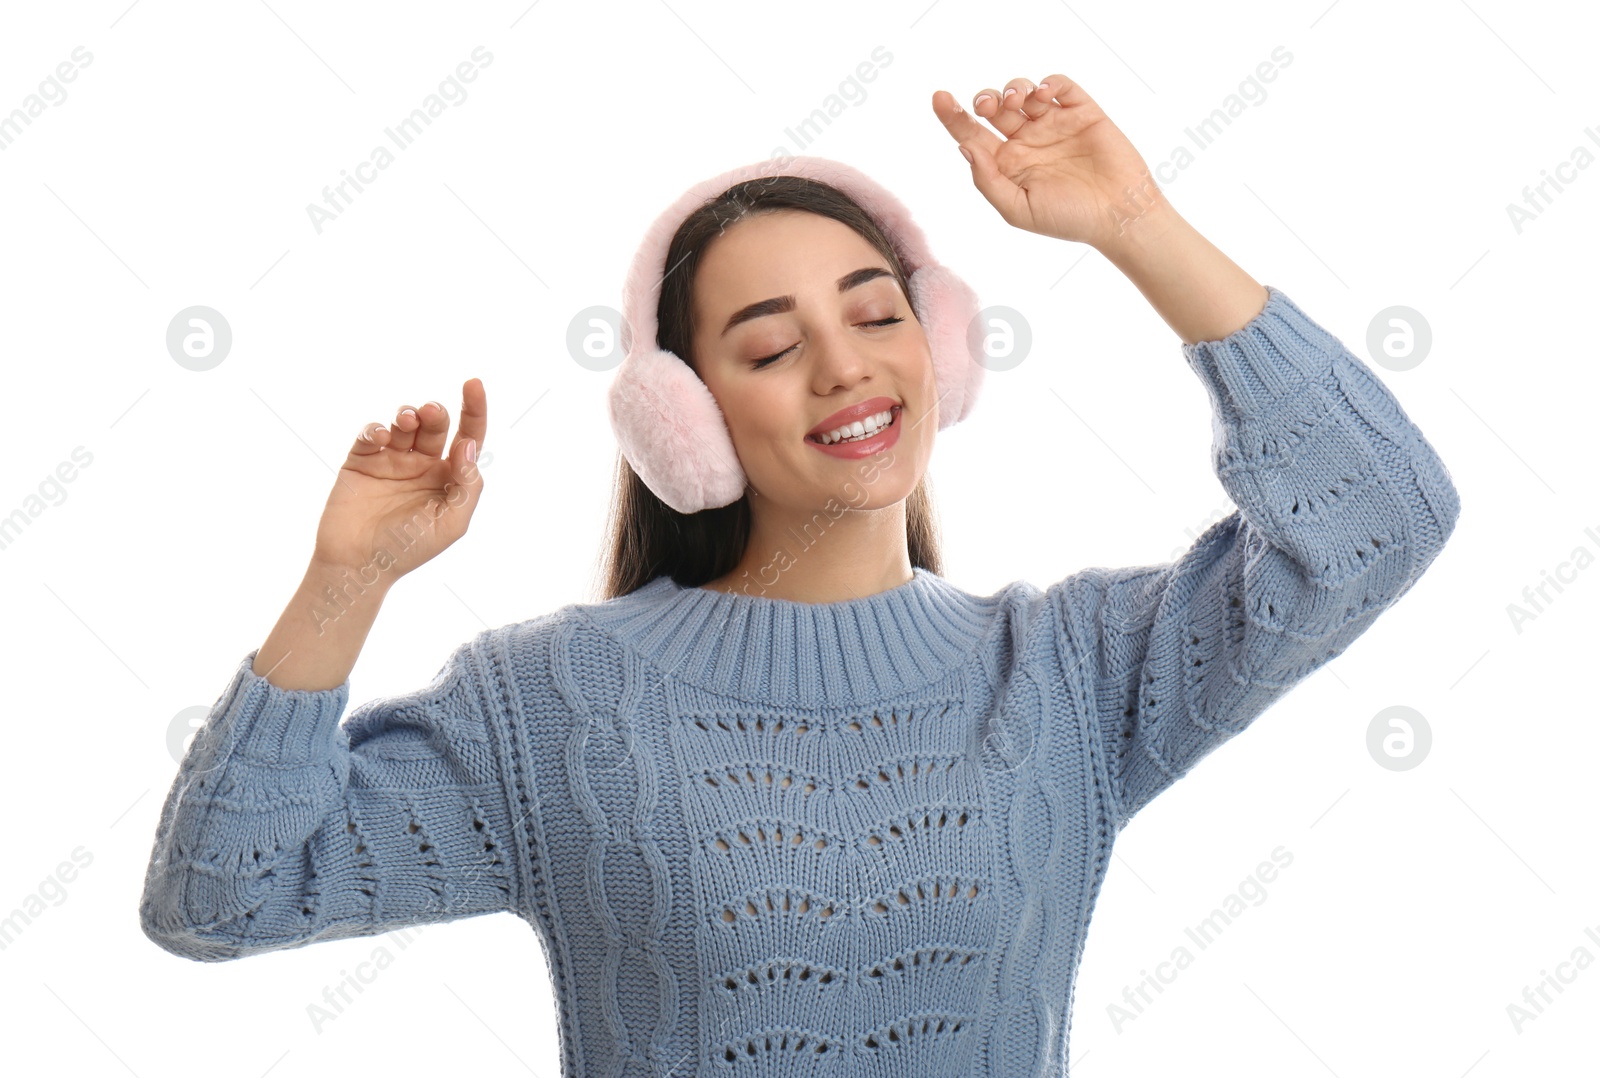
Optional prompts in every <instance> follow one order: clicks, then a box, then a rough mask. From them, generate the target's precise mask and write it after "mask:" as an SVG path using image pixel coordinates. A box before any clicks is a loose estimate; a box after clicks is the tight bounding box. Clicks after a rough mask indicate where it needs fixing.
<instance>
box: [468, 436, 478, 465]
mask: <svg viewBox="0 0 1600 1078" xmlns="http://www.w3.org/2000/svg"><path fill="white" fill-rule="evenodd" d="M467 462H468V463H470V464H476V463H478V440H477V439H476V438H468V439H467Z"/></svg>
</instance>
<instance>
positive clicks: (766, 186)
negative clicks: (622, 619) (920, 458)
mask: <svg viewBox="0 0 1600 1078" xmlns="http://www.w3.org/2000/svg"><path fill="white" fill-rule="evenodd" d="M777 210H802V211H805V212H807V213H815V214H819V215H820V216H823V217H830V218H832V219H833V220H835V221H839V222H841V223H843V224H846V225H848V226H849V227H850V228H852V229H854V230H855V231H856V233H857V234H858V235H860V236H861V237H862V238H863V239H865V240H866V241H867V242H868V243H870V244H872V246H873V247H874V248H876V249H877V250H878V251H879V253H881V254H882V255H883V257H884V259H885V261H887V262H888V263H889V268H890V269H891V270H892V271H893V273H894V275H895V279H896V280H898V281H899V282H900V290H901V292H903V293H904V294H905V296H906V299H907V301H908V302H909V301H910V297H911V286H910V285H909V283H908V282H907V280H906V275H905V270H904V267H902V266H901V264H900V257H899V255H898V253H897V252H896V251H895V249H894V246H893V244H892V243H891V242H890V240H889V238H888V236H886V235H885V234H884V233H883V230H882V229H880V228H879V227H878V225H877V223H876V222H875V221H873V219H872V218H871V217H870V216H869V215H868V214H867V212H866V211H865V210H863V209H862V208H861V206H860V205H859V204H858V203H857V202H856V201H855V200H854V199H852V198H851V197H850V196H849V195H847V194H845V193H844V192H843V191H841V190H839V189H838V188H836V187H834V186H832V185H831V184H826V183H823V182H821V181H819V180H813V179H809V178H807V177H804V176H767V177H759V178H757V179H753V180H746V181H745V182H743V183H738V184H735V185H734V186H732V187H730V188H728V189H727V190H726V191H724V192H723V193H722V194H720V195H718V196H717V197H716V198H713V199H710V200H708V201H707V202H705V203H704V204H702V205H701V206H700V207H699V208H698V209H696V210H695V211H694V212H692V213H691V214H689V216H688V217H686V218H684V220H683V223H682V224H681V225H679V226H678V230H677V232H675V233H674V234H673V237H672V243H671V244H670V245H668V248H667V257H666V265H667V266H671V267H672V272H671V273H669V274H667V276H666V279H665V280H663V281H662V284H661V298H660V300H659V301H658V302H657V304H656V318H657V322H658V324H659V326H660V328H659V330H658V331H657V333H656V344H657V347H660V348H664V349H666V350H667V351H669V352H671V353H672V354H673V355H675V356H677V357H679V358H680V359H681V360H683V361H685V362H686V363H688V365H689V369H690V370H695V357H694V349H693V347H692V346H691V339H692V337H693V318H692V312H693V310H694V308H693V302H692V301H693V297H694V292H693V289H694V280H695V271H696V269H697V268H698V266H699V264H700V259H701V258H702V257H703V256H704V254H705V251H706V248H707V247H708V246H709V245H710V243H711V241H712V240H714V239H716V238H717V237H718V236H720V235H722V233H723V232H724V231H725V230H726V229H728V228H729V227H731V226H732V225H734V224H736V223H737V222H739V221H742V220H744V219H745V218H748V217H753V216H757V215H759V214H765V213H772V212H774V211H777ZM911 313H912V315H913V316H916V317H917V320H918V321H919V322H921V321H922V320H923V319H922V317H921V316H920V315H919V314H918V312H917V311H916V310H915V309H913V310H912V312H911ZM698 373H699V372H698V371H697V370H696V374H698ZM607 532H608V533H609V538H608V541H607V544H606V551H605V556H604V560H603V562H602V566H601V576H602V579H603V585H602V587H603V592H602V594H601V598H602V599H614V598H617V597H618V596H622V595H627V594H629V593H630V592H632V591H634V590H636V589H638V588H641V587H643V586H644V585H646V584H648V583H649V582H650V581H652V580H654V579H656V578H657V577H659V576H671V577H672V579H673V580H675V581H677V582H678V583H679V584H680V585H682V586H683V587H686V588H691V587H698V586H700V585H702V584H705V583H706V582H708V581H711V580H715V579H717V578H718V577H721V576H724V575H726V574H727V573H729V572H731V571H732V570H733V568H734V566H736V565H738V564H739V560H740V559H741V558H742V557H743V556H744V551H745V544H746V543H747V542H748V541H749V538H750V493H749V491H748V490H747V491H746V492H745V493H744V494H743V495H741V496H740V498H739V500H738V501H736V502H733V503H731V504H729V505H724V506H719V507H716V508H713V509H702V510H701V511H700V512H698V513H680V512H678V511H677V510H675V509H673V508H672V507H671V506H669V505H668V504H666V503H665V502H663V501H662V500H661V499H660V498H658V497H656V495H655V493H654V492H653V491H652V490H651V489H650V488H649V487H647V486H646V485H645V483H644V480H642V479H640V478H639V475H638V473H637V472H635V471H634V470H633V466H632V465H630V464H629V463H628V461H627V459H626V458H625V457H624V456H623V455H622V453H621V451H620V450H619V451H618V452H617V468H616V484H615V489H614V491H613V494H612V502H611V519H610V523H609V524H608V526H607ZM906 546H907V548H908V553H909V555H910V558H911V564H912V565H913V566H915V567H920V568H923V569H926V570H928V571H929V572H931V573H939V574H942V572H943V567H942V561H941V558H940V553H939V534H938V521H937V518H936V515H935V512H934V507H933V501H932V498H931V497H930V495H929V493H928V478H927V475H926V473H924V475H923V477H922V478H921V479H920V480H919V481H918V482H917V485H916V488H915V489H914V490H912V492H911V493H910V494H909V495H907V497H906Z"/></svg>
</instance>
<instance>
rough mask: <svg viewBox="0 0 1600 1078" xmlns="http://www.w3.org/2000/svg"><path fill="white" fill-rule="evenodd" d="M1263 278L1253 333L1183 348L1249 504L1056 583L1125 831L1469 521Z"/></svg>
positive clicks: (1225, 465)
mask: <svg viewBox="0 0 1600 1078" xmlns="http://www.w3.org/2000/svg"><path fill="white" fill-rule="evenodd" d="M1266 287H1267V292H1268V299H1267V302H1266V304H1265V306H1264V307H1263V309H1262V310H1261V312H1260V313H1259V314H1257V315H1256V317H1255V318H1253V319H1252V320H1251V321H1250V322H1249V323H1248V324H1247V325H1245V326H1243V327H1242V328H1240V329H1239V330H1238V331H1236V332H1234V333H1232V334H1230V335H1229V336H1227V337H1225V338H1223V339H1221V340H1217V341H1203V342H1199V343H1197V344H1186V345H1184V346H1183V355H1184V358H1185V360H1187V361H1188V364H1189V366H1190V368H1191V369H1192V370H1193V371H1194V372H1195V373H1196V374H1197V375H1199V377H1200V380H1201V382H1202V383H1203V384H1204V385H1205V387H1206V391H1207V394H1208V396H1209V398H1210V401H1211V405H1212V414H1213V418H1212V466H1213V469H1214V470H1215V472H1216V475H1217V478H1218V479H1219V480H1220V482H1221V484H1222V487H1223V489H1224V491H1225V492H1226V493H1227V495H1228V497H1229V498H1230V499H1231V500H1232V501H1233V503H1234V504H1235V505H1236V506H1237V509H1236V510H1235V511H1234V512H1233V513H1231V514H1230V515H1229V516H1227V517H1226V518H1224V519H1223V520H1221V521H1218V522H1217V523H1216V524H1215V525H1213V526H1212V527H1211V528H1209V529H1208V530H1207V531H1206V532H1205V533H1204V534H1203V535H1201V536H1200V537H1199V539H1197V540H1196V541H1195V543H1194V544H1193V545H1192V546H1191V547H1190V548H1189V550H1188V551H1187V552H1186V553H1184V554H1183V556H1181V557H1180V558H1178V559H1177V560H1176V561H1174V562H1171V563H1168V564H1165V565H1150V566H1138V567H1133V568H1124V569H1102V568H1093V569H1087V570H1084V571H1082V572H1080V573H1077V574H1074V575H1073V576H1071V577H1068V578H1067V579H1066V580H1064V581H1062V582H1060V583H1059V584H1056V585H1054V586H1053V587H1052V588H1051V589H1049V590H1050V593H1051V598H1052V599H1053V601H1054V605H1053V606H1052V608H1051V609H1052V610H1053V611H1054V613H1055V616H1056V618H1057V621H1058V624H1059V625H1061V626H1063V627H1064V628H1065V629H1066V631H1067V633H1068V636H1069V638H1070V639H1069V640H1068V641H1067V642H1066V644H1065V646H1064V647H1062V648H1061V649H1059V654H1060V655H1061V656H1062V661H1063V662H1064V663H1065V664H1067V666H1068V669H1065V670H1063V671H1062V673H1063V675H1064V676H1065V677H1067V678H1076V679H1079V680H1078V681H1077V684H1078V685H1079V686H1080V687H1081V689H1082V695H1083V696H1084V697H1085V698H1086V699H1088V700H1089V701H1090V702H1091V706H1090V710H1091V712H1092V714H1093V716H1094V722H1093V727H1094V731H1095V734H1096V736H1097V737H1098V739H1099V744H1100V746H1101V748H1102V749H1103V750H1104V751H1103V752H1102V754H1101V756H1102V759H1103V760H1104V761H1105V768H1106V771H1105V778H1106V780H1107V781H1108V782H1109V785H1110V792H1111V801H1112V802H1113V804H1114V805H1115V817H1116V827H1117V829H1118V830H1120V829H1121V828H1122V827H1123V826H1124V825H1125V824H1126V823H1127V821H1128V819H1129V818H1130V817H1132V816H1133V814H1134V813H1135V812H1137V811H1138V810H1139V809H1140V808H1142V807H1143V806H1144V805H1145V804H1147V803H1148V802H1149V801H1150V799H1151V798H1153V797H1155V796H1156V795H1157V794H1158V793H1160V792H1161V791H1162V790H1164V789H1166V788H1167V787H1168V786H1170V785H1171V784H1172V783H1173V782H1175V781H1177V780H1178V779H1179V778H1181V777H1183V776H1184V775H1185V774H1187V773H1188V772H1189V770H1190V769H1192V768H1193V767H1194V766H1195V764H1196V763H1198V762H1199V761H1200V760H1201V759H1202V758H1203V757H1205V756H1206V755H1208V754H1209V753H1210V752H1212V751H1213V750H1215V749H1216V748H1217V747H1218V746H1219V745H1220V744H1222V742H1224V741H1226V740H1228V739H1229V738H1231V737H1233V736H1234V735H1235V734H1237V733H1239V732H1240V731H1241V730H1242V729H1244V728H1245V727H1246V726H1248V725H1249V724H1250V723H1251V722H1252V721H1253V720H1254V719H1255V718H1256V717H1257V716H1258V715H1260V714H1261V713H1262V712H1263V711H1265V710H1266V708H1267V707H1268V706H1269V705H1271V704H1272V703H1273V702H1274V701H1275V700H1277V699H1278V698H1279V697H1281V696H1282V695H1283V694H1284V693H1285V692H1287V691H1288V690H1289V689H1290V688H1292V687H1293V686H1294V685H1295V684H1296V683H1298V682H1299V681H1301V680H1302V679H1304V678H1305V677H1307V676H1308V675H1309V674H1311V673H1312V672H1313V671H1315V670H1316V669H1317V668H1319V667H1320V666H1322V665H1323V664H1324V663H1327V662H1328V661H1329V660H1331V659H1333V658H1335V657H1336V656H1338V655H1340V654H1341V653H1342V652H1343V651H1344V650H1345V649H1346V648H1347V647H1349V645H1350V643H1351V642H1352V641H1353V640H1355V638H1356V637H1357V636H1359V635H1361V633H1362V632H1364V631H1365V630H1366V628H1367V627H1368V626H1369V625H1371V624H1372V623H1373V621H1374V620H1375V619H1376V618H1377V617H1378V615H1379V614H1380V613H1382V612H1383V611H1384V610H1386V609H1388V608H1389V607H1390V606H1391V605H1393V604H1394V602H1395V601H1396V600H1397V599H1399V598H1400V596H1402V595H1404V594H1405V593H1406V591H1407V590H1409V589H1410V587H1411V585H1412V584H1413V583H1415V582H1416V580H1417V578H1418V577H1419V576H1420V575H1421V574H1422V572H1423V571H1424V570H1425V569H1426V568H1427V566H1428V565H1429V564H1430V563H1431V562H1432V561H1433V560H1434V558H1435V557H1436V556H1437V555H1438V553H1439V551H1440V548H1441V547H1442V546H1443V544H1444V542H1445V540H1446V539H1447V538H1448V537H1449V536H1450V534H1451V533H1452V531H1453V530H1454V528H1455V524H1456V519H1457V517H1458V516H1459V512H1460V505H1459V500H1458V497H1457V492H1456V489H1455V487H1454V485H1453V484H1452V482H1451V479H1450V476H1449V472H1448V471H1447V470H1446V469H1445V467H1444V464H1443V463H1442V462H1441V461H1440V459H1439V457H1438V455H1437V454H1436V453H1435V451H1434V450H1433V448H1432V447H1431V446H1430V445H1429V444H1428V442H1427V441H1426V439H1424V438H1423V436H1422V434H1421V433H1420V432H1419V431H1418V430H1417V428H1416V426H1415V425H1414V424H1413V423H1412V422H1411V420H1410V419H1409V418H1408V417H1407V416H1406V414H1405V412H1404V411H1403V410H1402V409H1401V407H1400V405H1399V403H1398V402H1397V401H1396V399H1395V397H1394V395H1393V394H1392V393H1391V392H1390V391H1389V390H1388V389H1387V388H1386V387H1385V386H1384V384H1383V383H1382V382H1381V381H1380V380H1379V379H1378V378H1377V377H1376V376H1375V375H1374V374H1373V372H1372V371H1371V369H1370V368H1368V367H1367V366H1366V365H1365V364H1364V363H1362V362H1361V360H1359V359H1358V358H1356V356H1354V355H1353V354H1352V353H1351V352H1350V351H1349V350H1348V349H1347V348H1345V347H1344V345H1343V344H1342V343H1341V342H1340V341H1339V340H1338V339H1337V338H1335V337H1334V336H1333V335H1332V334H1330V333H1328V332H1327V331H1326V330H1324V329H1323V328H1322V327H1320V326H1318V325H1317V324H1316V323H1315V322H1313V321H1312V320H1311V319H1310V318H1309V317H1307V316H1306V315H1305V313H1304V312H1302V311H1301V310H1300V308H1299V307H1298V306H1296V305H1295V304H1294V303H1293V302H1292V301H1291V300H1290V299H1289V298H1288V296H1286V295H1285V294H1284V293H1283V292H1281V291H1279V290H1278V289H1277V288H1274V287H1272V286H1270V285H1268V286H1266Z"/></svg>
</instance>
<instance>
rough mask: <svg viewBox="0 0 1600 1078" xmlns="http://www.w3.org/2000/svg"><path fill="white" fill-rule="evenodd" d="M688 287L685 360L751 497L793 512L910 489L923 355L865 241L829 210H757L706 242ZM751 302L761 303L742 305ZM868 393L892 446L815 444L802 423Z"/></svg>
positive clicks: (917, 453) (923, 385)
mask: <svg viewBox="0 0 1600 1078" xmlns="http://www.w3.org/2000/svg"><path fill="white" fill-rule="evenodd" d="M865 269H876V270H880V271H882V272H881V274H879V275H877V276H872V275H870V274H858V273H857V271H858V270H865ZM841 281H842V282H843V285H844V287H843V288H842V290H841V284H840V282H841ZM693 294H694V299H693V306H694V326H695V329H694V335H693V347H694V354H695V357H696V360H697V369H698V371H699V374H700V377H701V379H702V380H703V381H704V382H705V383H706V386H707V387H708V388H709V389H710V390H711V395H712V396H713V397H715V398H716V401H717V404H718V406H719V407H720V408H721V409H722V414H723V415H724V416H725V417H726V419H727V423H728V430H729V433H730V434H731V435H732V436H733V445H734V449H735V450H736V451H737V452H738V454H739V463H740V464H741V465H742V466H743V468H744V471H745V475H746V477H747V478H748V479H749V481H750V485H751V486H752V487H754V488H755V490H756V492H757V493H759V494H760V495H761V497H762V498H763V499H765V500H766V501H767V502H769V503H772V505H773V506H774V507H776V506H784V507H789V508H792V509H795V510H800V511H805V512H810V511H813V510H816V509H819V508H823V507H826V506H827V505H828V503H829V502H830V500H831V501H833V502H837V503H839V504H840V505H846V506H850V507H852V508H856V509H878V508H883V507H884V506H890V505H894V504H895V503H896V502H899V501H901V500H903V499H904V498H905V497H906V496H907V495H909V494H910V493H911V491H912V490H914V489H915V488H916V485H917V482H918V480H919V479H921V477H922V474H923V472H924V470H925V469H926V468H927V465H928V458H929V457H930V456H931V455H932V452H933V439H934V433H935V432H936V431H937V430H938V428H939V411H938V392H937V390H936V388H935V384H934V377H933V358H932V356H931V354H930V353H929V351H928V341H927V337H926V336H925V335H924V334H923V331H922V326H921V325H920V324H919V323H918V322H917V320H916V318H915V316H914V315H913V314H912V312H911V304H910V301H909V300H908V299H907V298H906V296H905V294H904V293H903V292H901V290H900V284H899V282H898V281H897V280H896V279H895V277H894V274H893V273H892V272H891V271H890V269H889V264H888V263H887V262H886V261H885V260H884V258H883V256H882V255H881V254H879V253H878V251H877V249H876V248H874V247H873V246H872V245H871V244H870V243H868V242H867V241H866V240H865V239H863V238H862V237H861V236H859V235H857V234H856V232H855V230H854V229H852V228H850V227H849V226H848V225H845V224H843V223H841V222H839V221H835V220H833V219H832V218H830V217H822V216H820V215H818V214H814V213H806V212H803V211H798V210H780V211H773V212H768V213H763V214H761V215H759V216H756V217H748V218H745V219H744V220H742V221H740V222H739V223H738V224H736V225H734V226H732V227H731V228H729V229H728V230H727V231H726V232H724V233H723V234H722V235H721V236H719V237H717V238H716V239H715V240H713V241H712V242H711V244H710V246H709V247H708V248H707V249H706V252H705V255H704V256H703V257H702V258H701V261H700V264H699V267H698V270H697V276H696V279H695V286H694V290H693ZM786 297H793V303H792V304H790V303H788V302H787V301H786V299H785V298H786ZM773 300H776V301H778V302H776V303H768V302H766V301H773ZM752 304H762V308H763V309H764V310H765V313H763V310H762V309H758V310H757V311H756V312H746V308H748V307H749V306H750V305H752ZM772 308H788V309H786V310H773V309H772ZM741 312H745V313H741ZM892 318H898V319H900V321H898V322H889V323H886V324H881V325H873V324H872V323H874V322H884V320H886V319H892ZM730 321H731V322H733V324H732V325H731V326H730V324H729V323H730ZM780 353H781V355H780ZM772 356H778V358H777V359H774V360H773V361H772V362H770V363H761V362H760V361H761V360H763V359H766V358H768V357H772ZM877 398H887V400H888V401H889V402H892V403H893V405H894V406H895V407H894V408H893V409H891V408H890V405H889V404H882V405H881V408H882V409H883V410H891V411H892V414H893V423H894V424H895V426H896V427H898V430H897V431H894V432H892V433H894V434H896V435H897V438H896V440H895V441H894V442H893V444H892V445H890V446H888V447H887V448H884V449H879V450H877V451H874V452H869V453H867V454H866V455H865V456H856V457H854V458H851V457H848V456H840V455H836V454H833V453H827V452H824V451H822V449H821V448H820V445H819V443H818V442H817V441H816V439H815V438H814V437H813V436H811V435H812V432H813V431H816V430H817V429H818V428H819V427H824V428H831V427H835V426H838V424H836V423H834V422H833V421H832V419H831V417H833V416H834V414H835V413H837V412H838V411H839V410H840V409H842V408H846V407H848V406H850V405H855V404H861V403H863V402H869V401H872V400H874V399H877ZM879 407H880V406H877V405H875V406H873V410H874V411H877V410H878V409H879ZM841 448H843V447H842V446H841Z"/></svg>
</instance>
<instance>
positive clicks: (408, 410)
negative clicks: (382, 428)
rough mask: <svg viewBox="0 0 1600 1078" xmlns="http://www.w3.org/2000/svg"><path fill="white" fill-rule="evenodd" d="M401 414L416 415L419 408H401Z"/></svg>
mask: <svg viewBox="0 0 1600 1078" xmlns="http://www.w3.org/2000/svg"><path fill="white" fill-rule="evenodd" d="M400 414H401V415H416V414H417V410H416V409H415V408H402V409H400Z"/></svg>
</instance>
